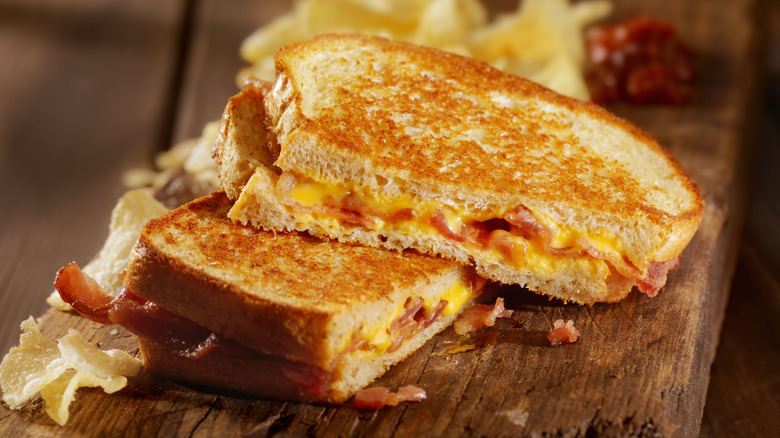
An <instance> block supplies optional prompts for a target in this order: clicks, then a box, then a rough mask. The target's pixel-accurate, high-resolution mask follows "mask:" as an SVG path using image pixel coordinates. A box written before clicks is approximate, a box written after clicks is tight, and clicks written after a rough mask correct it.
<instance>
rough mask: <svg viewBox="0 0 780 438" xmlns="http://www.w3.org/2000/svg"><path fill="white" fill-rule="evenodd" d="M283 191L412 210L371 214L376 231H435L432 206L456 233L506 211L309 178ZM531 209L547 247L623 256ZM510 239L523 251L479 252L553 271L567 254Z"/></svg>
mask: <svg viewBox="0 0 780 438" xmlns="http://www.w3.org/2000/svg"><path fill="white" fill-rule="evenodd" d="M288 194H289V195H290V197H292V199H294V200H295V201H296V202H297V203H299V204H301V205H303V206H306V207H312V206H318V205H323V204H326V203H327V201H328V199H329V198H330V199H333V200H340V199H343V198H345V197H346V196H348V195H353V196H355V197H356V198H357V199H358V200H359V201H360V202H361V203H362V204H363V205H365V206H367V207H368V208H369V209H370V210H373V211H378V212H383V213H386V214H387V215H391V214H392V213H394V212H397V211H400V210H403V209H413V210H415V211H416V213H417V214H416V215H415V218H414V219H411V220H407V221H400V222H397V223H394V224H392V225H389V224H387V223H386V222H384V221H383V220H381V219H380V218H375V217H374V218H373V219H375V221H374V231H379V230H381V229H382V228H384V227H387V226H393V227H395V228H399V229H401V230H402V231H404V232H407V233H422V234H438V233H439V231H438V230H437V229H436V228H435V227H433V226H432V225H431V224H430V223H429V221H428V219H429V218H430V217H431V216H432V215H433V214H434V213H435V212H436V211H437V210H438V211H441V213H442V214H443V215H444V218H445V220H446V222H447V224H448V226H449V228H450V229H451V230H452V231H453V232H454V233H456V234H457V233H459V232H460V230H461V227H462V226H463V225H464V224H468V223H472V222H477V221H486V220H488V219H493V218H501V217H503V216H504V215H505V214H506V211H490V212H481V213H480V214H479V215H475V214H474V213H473V212H468V211H466V210H464V209H454V208H452V207H450V206H442V205H437V204H435V203H431V202H425V203H420V202H416V201H415V200H414V199H413V198H412V197H411V196H409V195H400V196H398V197H394V198H392V199H389V198H388V199H384V198H383V199H378V198H377V197H376V196H375V194H374V193H373V192H370V191H366V190H356V189H355V188H353V187H350V186H349V185H347V184H344V183H341V182H340V183H322V182H319V181H314V180H312V179H310V178H299V179H298V182H297V184H296V185H295V186H294V187H293V188H292V189H291V190H290V192H289V193H288ZM532 214H533V216H534V217H535V218H536V219H537V220H538V221H539V223H541V224H543V225H545V226H546V227H547V228H549V229H551V230H553V236H552V239H551V242H550V243H551V246H552V247H553V248H558V249H564V248H577V249H583V246H582V243H581V242H582V241H585V242H587V243H588V244H590V245H591V246H592V247H593V248H595V249H596V250H597V251H599V252H601V253H603V254H613V258H618V259H628V257H627V256H626V253H625V251H624V248H623V245H622V243H621V242H620V241H619V240H618V239H617V238H615V236H613V235H611V234H610V233H608V232H606V231H605V230H595V231H592V232H589V233H582V232H580V231H577V230H574V229H572V228H570V227H566V226H563V225H561V224H557V223H556V222H555V221H554V220H553V219H552V218H550V217H548V216H546V215H544V214H541V213H540V212H533V213H532ZM323 219H327V218H324V217H323V218H318V220H319V221H322V220H323ZM311 220H314V218H313V217H311V218H308V219H307V220H306V222H308V221H311ZM329 222H332V221H329ZM327 225H328V226H338V224H337V223H329V224H327ZM501 232H504V233H507V234H509V233H508V232H506V231H502V230H496V231H494V233H501ZM510 239H511V240H512V241H513V242H514V244H515V245H517V246H519V247H522V248H523V251H522V252H520V251H509V253H507V251H501V250H498V249H496V248H488V249H485V250H484V254H485V255H486V256H488V257H490V258H493V259H494V260H507V259H509V260H511V261H512V262H514V263H515V264H516V265H518V266H527V267H528V268H530V269H532V270H534V271H537V272H545V273H551V272H554V271H555V270H556V269H557V267H556V265H558V264H559V263H560V261H561V260H564V259H566V258H567V257H563V256H559V255H555V254H551V253H550V252H548V251H546V249H545V246H544V242H542V241H541V240H540V239H530V240H529V239H526V238H524V237H522V236H516V235H512V236H511V238H510ZM580 258H581V259H582V260H578V263H588V262H590V263H592V264H594V266H592V267H591V269H600V268H599V267H598V266H596V264H598V265H603V262H602V261H601V260H597V259H595V258H591V257H584V256H583V257H580Z"/></svg>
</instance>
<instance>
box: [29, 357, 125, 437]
mask: <svg viewBox="0 0 780 438" xmlns="http://www.w3.org/2000/svg"><path fill="white" fill-rule="evenodd" d="M126 385H127V378H126V377H123V376H114V377H108V378H103V377H98V376H95V375H93V374H90V373H87V372H85V371H76V370H72V369H70V370H67V371H65V373H63V374H62V375H61V376H60V377H59V378H58V379H57V380H55V381H53V382H51V383H50V384H48V385H46V386H45V387H43V388H42V389H41V398H42V399H43V401H45V402H46V414H48V415H49V417H50V418H51V419H52V420H54V421H55V422H56V423H57V424H59V425H60V426H64V425H65V423H67V421H68V418H69V417H70V413H69V411H68V408H69V407H70V403H71V402H72V401H73V400H74V399H75V398H76V391H77V390H78V389H79V388H84V387H92V388H94V387H98V386H99V387H101V388H103V391H104V392H106V393H107V394H111V393H113V392H116V391H119V390H120V389H122V388H124V387H125V386H126Z"/></svg>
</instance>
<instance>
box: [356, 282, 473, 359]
mask: <svg viewBox="0 0 780 438" xmlns="http://www.w3.org/2000/svg"><path fill="white" fill-rule="evenodd" d="M472 296H473V291H472V290H471V288H469V287H468V286H467V285H466V284H465V283H464V282H463V281H458V282H456V283H455V284H454V285H452V286H451V287H450V288H449V289H447V290H446V291H444V293H442V294H441V296H440V297H439V299H438V300H437V301H435V302H433V301H432V300H425V301H423V307H422V308H423V309H425V312H426V314H427V315H431V314H432V313H433V312H434V311H435V309H436V307H438V305H439V303H441V302H442V301H443V300H447V304H446V305H445V306H444V310H443V311H442V313H441V314H442V315H443V316H451V315H454V314H455V313H457V312H458V311H459V310H460V308H461V307H463V305H464V304H466V302H467V301H468V300H469V298H471V297H472ZM404 305H405V303H399V304H398V305H397V306H396V307H395V308H394V309H393V310H392V311H391V312H390V313H389V314H388V316H387V318H386V319H384V320H383V321H381V322H380V323H379V324H378V325H376V326H375V327H372V328H370V329H368V330H364V331H363V338H364V339H365V340H366V341H368V343H369V344H370V345H371V346H372V347H373V348H374V351H376V352H378V353H381V352H383V351H385V350H387V349H388V348H390V345H392V343H393V338H392V335H393V334H392V333H391V326H392V324H393V321H395V320H397V319H398V318H400V317H401V315H403V313H404V310H405V307H404ZM344 347H346V345H344Z"/></svg>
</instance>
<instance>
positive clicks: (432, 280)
mask: <svg viewBox="0 0 780 438" xmlns="http://www.w3.org/2000/svg"><path fill="white" fill-rule="evenodd" d="M231 205H232V203H231V202H230V201H229V199H228V198H227V196H226V195H225V194H224V192H215V193H213V194H211V195H210V196H208V197H205V198H200V199H198V200H195V201H193V202H191V203H189V204H187V205H185V206H183V207H180V208H178V209H176V210H173V211H171V212H169V213H168V214H166V215H164V216H162V217H160V218H158V219H153V220H151V221H150V222H149V223H148V224H147V225H146V227H145V228H144V229H143V231H142V232H141V235H140V237H139V238H138V241H137V243H136V245H135V247H134V248H133V251H132V255H131V260H130V263H129V266H128V268H127V273H126V275H125V279H124V282H125V285H126V286H127V288H128V289H129V290H130V291H132V293H134V294H135V295H137V296H139V297H141V298H143V299H146V300H149V301H150V302H152V303H154V304H155V305H157V306H159V307H161V308H163V309H166V310H168V311H170V312H173V313H174V314H176V315H178V316H180V317H183V318H186V319H187V320H189V321H192V322H194V323H197V324H198V325H200V326H203V327H205V328H206V329H208V330H210V331H212V332H213V333H217V334H218V335H219V336H220V339H222V338H224V339H227V340H228V341H225V342H223V341H220V342H216V345H222V344H225V343H227V344H229V348H227V347H226V348H223V349H221V350H220V349H212V348H211V346H210V345H209V346H208V347H209V348H206V349H205V350H204V349H203V348H201V347H198V349H197V350H198V353H197V354H195V353H193V352H192V351H191V350H192V349H191V348H189V349H185V350H186V351H187V354H177V353H176V352H175V349H174V350H171V349H170V348H164V347H163V346H161V342H160V341H159V339H156V338H155V339H144V340H143V341H142V342H141V344H140V345H141V346H142V348H143V349H144V355H145V359H146V361H147V366H149V368H150V370H151V371H152V372H155V373H157V374H161V375H164V376H166V377H171V378H178V379H182V380H186V381H193V382H195V383H200V384H203V385H208V386H221V387H228V388H233V389H236V390H242V391H244V392H251V393H253V394H258V395H261V396H266V397H277V398H284V399H292V400H306V401H325V402H331V403H340V402H343V401H345V400H346V399H347V398H349V397H350V396H351V395H353V394H354V392H355V391H357V390H358V389H360V388H362V387H364V386H365V385H367V384H368V383H370V382H371V381H373V380H374V379H375V378H376V377H378V376H380V375H381V374H383V373H384V372H385V371H386V370H387V369H388V367H390V366H391V365H393V364H394V363H396V362H398V361H400V360H402V359H403V358H405V357H406V356H408V355H409V354H411V353H412V352H414V351H415V350H416V349H418V348H419V347H420V346H422V345H423V344H424V343H425V342H426V341H427V340H428V339H430V338H431V337H432V336H433V335H434V334H436V333H438V332H439V331H441V330H443V329H444V328H445V327H447V326H448V325H449V324H451V323H452V321H453V320H454V318H455V317H456V316H457V314H458V313H459V312H460V311H461V310H462V309H463V307H464V306H466V305H468V303H470V302H471V301H472V299H473V298H474V296H475V295H476V294H477V293H478V292H479V290H480V286H479V285H480V284H481V282H480V281H478V280H479V279H478V277H477V276H476V275H475V274H473V272H472V270H471V269H469V268H466V267H463V266H461V265H459V264H457V263H455V262H452V261H448V260H444V259H441V258H433V257H429V256H425V255H421V254H418V253H416V252H414V251H404V252H397V251H390V250H386V249H377V248H370V247H362V246H352V245H347V244H342V243H339V242H336V241H331V240H323V239H320V238H317V237H313V236H310V235H308V234H304V233H298V232H290V233H274V232H271V231H262V230H258V229H255V228H251V227H246V226H242V225H238V224H235V223H233V222H232V221H231V220H230V219H228V217H227V213H228V210H229V209H230V207H231ZM182 336H183V335H182ZM182 336H179V337H182ZM140 337H141V338H143V337H144V336H142V335H141V336H140ZM209 342H210V341H209ZM201 351H205V352H204V353H203V354H201ZM225 351H227V353H225ZM236 361H238V362H236ZM223 362H224V366H225V367H230V369H238V368H240V367H241V366H244V365H245V366H251V367H253V368H252V369H253V370H254V369H255V367H257V368H258V369H268V370H276V372H275V373H276V374H274V375H264V374H258V375H257V376H256V379H258V381H256V382H252V383H251V384H250V383H248V382H247V383H242V382H241V380H240V379H236V380H235V384H236V385H238V387H235V386H231V385H228V384H227V383H229V382H225V381H224V380H225V379H224V378H223V379H220V376H222V377H224V375H222V374H220V372H219V371H217V369H215V368H214V364H215V363H217V364H219V363H223ZM236 363H237V364H238V365H236ZM166 364H168V365H166ZM217 368H219V366H218V367H217ZM226 369H227V368H226ZM228 380H229V379H228ZM263 380H268V381H273V382H274V383H273V384H270V383H269V384H263V383H262V382H263Z"/></svg>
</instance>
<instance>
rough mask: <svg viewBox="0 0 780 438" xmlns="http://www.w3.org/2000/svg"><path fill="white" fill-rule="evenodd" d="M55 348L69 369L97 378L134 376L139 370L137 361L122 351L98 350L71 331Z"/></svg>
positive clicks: (78, 334)
mask: <svg viewBox="0 0 780 438" xmlns="http://www.w3.org/2000/svg"><path fill="white" fill-rule="evenodd" d="M57 348H58V349H59V352H60V354H61V355H62V358H63V359H64V360H65V363H67V364H68V366H69V367H71V368H73V369H75V370H77V371H84V372H86V373H89V374H93V375H95V376H97V377H102V378H109V377H113V376H135V375H136V374H138V371H140V370H141V362H140V361H139V360H138V359H136V358H134V357H133V356H131V355H129V354H127V353H125V352H124V351H122V350H108V351H102V350H99V349H98V348H97V347H95V346H94V345H92V344H90V343H88V342H87V341H85V340H84V338H83V337H82V336H81V334H80V333H79V332H77V331H76V330H73V329H70V330H68V334H67V335H65V336H63V337H61V338H60V339H59V340H58V341H57Z"/></svg>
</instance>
